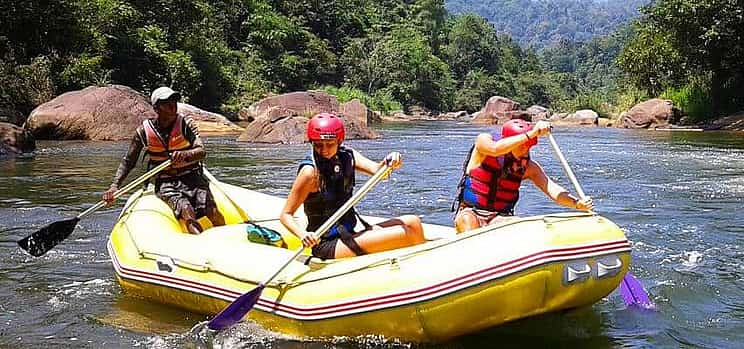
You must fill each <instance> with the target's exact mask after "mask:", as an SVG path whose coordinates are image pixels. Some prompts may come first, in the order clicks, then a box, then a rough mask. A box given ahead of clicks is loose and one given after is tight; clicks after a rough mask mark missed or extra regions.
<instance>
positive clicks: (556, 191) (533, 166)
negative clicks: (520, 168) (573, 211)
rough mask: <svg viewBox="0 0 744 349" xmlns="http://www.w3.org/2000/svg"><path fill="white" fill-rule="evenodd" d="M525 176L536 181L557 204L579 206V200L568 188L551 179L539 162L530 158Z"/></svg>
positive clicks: (536, 184)
mask: <svg viewBox="0 0 744 349" xmlns="http://www.w3.org/2000/svg"><path fill="white" fill-rule="evenodd" d="M525 177H526V178H529V179H530V180H531V181H532V182H533V183H535V186H537V187H538V188H540V190H542V192H543V193H545V195H547V196H548V197H549V198H551V199H552V200H553V201H555V202H556V203H557V204H559V205H561V206H565V207H570V208H578V207H577V205H578V202H579V200H578V199H577V198H575V197H574V196H573V195H571V194H570V193H569V192H568V190H566V189H565V188H563V187H562V186H561V185H560V184H558V183H556V182H554V181H553V180H552V179H550V178H549V177H548V176H547V175H546V174H545V171H544V170H543V168H542V166H540V164H538V163H537V162H535V161H533V160H530V163H529V165H528V166H527V171H526V173H525Z"/></svg>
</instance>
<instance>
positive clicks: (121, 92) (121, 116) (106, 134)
mask: <svg viewBox="0 0 744 349" xmlns="http://www.w3.org/2000/svg"><path fill="white" fill-rule="evenodd" d="M178 111H179V112H180V113H182V114H184V115H188V116H191V117H193V118H194V120H195V121H197V126H198V127H199V129H200V131H204V132H206V133H215V132H227V133H238V132H241V131H242V128H240V127H238V126H236V125H234V124H233V123H232V122H230V121H228V120H227V119H226V118H225V117H223V116H221V115H219V114H214V113H210V112H206V111H204V110H201V109H199V108H196V107H194V106H191V105H188V104H184V103H179V104H178ZM156 117H157V114H156V113H155V110H154V109H153V108H152V106H151V105H150V102H149V100H148V99H147V97H145V96H143V95H142V94H140V93H138V92H137V91H135V90H133V89H132V88H130V87H127V86H122V85H109V86H103V87H98V86H91V87H87V88H85V89H83V90H78V91H71V92H67V93H64V94H62V95H59V96H57V97H56V98H54V99H52V100H51V101H49V102H46V103H44V104H42V105H40V106H38V107H36V109H34V110H33V111H32V112H31V115H30V116H29V118H28V120H26V124H25V126H24V127H25V128H26V129H27V130H29V131H30V132H31V133H33V135H34V136H35V137H36V138H37V139H62V140H65V139H89V140H124V139H130V138H131V137H132V135H133V134H134V130H136V129H137V127H138V126H139V125H140V124H142V121H143V120H145V119H153V118H156Z"/></svg>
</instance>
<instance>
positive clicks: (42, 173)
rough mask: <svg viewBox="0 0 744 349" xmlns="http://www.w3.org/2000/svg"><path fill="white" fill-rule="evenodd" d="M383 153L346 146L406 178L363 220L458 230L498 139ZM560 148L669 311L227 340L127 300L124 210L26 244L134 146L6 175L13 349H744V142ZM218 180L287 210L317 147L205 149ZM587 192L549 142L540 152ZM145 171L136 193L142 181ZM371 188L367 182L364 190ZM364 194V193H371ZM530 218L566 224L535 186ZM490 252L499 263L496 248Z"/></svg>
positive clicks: (3, 289)
mask: <svg viewBox="0 0 744 349" xmlns="http://www.w3.org/2000/svg"><path fill="white" fill-rule="evenodd" d="M377 130H378V131H379V133H380V134H381V135H382V136H383V137H382V138H381V139H377V140H352V141H348V142H347V144H348V145H350V146H351V147H354V148H355V149H357V150H360V151H361V152H363V153H364V154H365V155H367V156H368V157H370V158H372V159H381V158H382V157H384V156H385V155H386V154H387V153H388V152H390V151H393V150H396V151H400V152H401V153H403V156H404V166H403V167H402V168H401V169H400V170H398V171H396V172H395V173H394V174H393V176H392V179H391V180H388V181H383V182H382V183H380V184H379V185H378V186H377V187H376V188H374V189H373V190H372V192H370V193H369V194H368V195H367V196H366V197H365V199H364V200H363V201H362V202H361V203H360V205H358V207H359V209H360V211H362V212H363V213H364V214H368V215H374V216H394V215H400V214H408V213H414V214H418V215H420V216H421V218H422V220H423V221H424V222H427V223H438V224H451V220H452V213H451V212H450V204H451V201H452V198H453V196H454V195H455V186H456V184H457V181H458V179H459V177H460V171H461V167H462V162H463V160H464V157H465V155H466V154H467V151H468V150H469V148H470V146H471V144H472V141H473V140H474V138H475V136H476V135H477V134H478V133H479V132H484V131H489V129H488V128H484V127H477V126H472V125H459V124H455V123H449V122H438V123H434V122H431V123H417V124H385V125H384V126H382V127H380V128H378V129H377ZM554 135H555V138H556V140H557V142H558V144H559V145H560V146H561V148H562V150H563V153H564V155H565V157H566V158H567V160H568V162H569V163H570V164H571V167H572V169H573V171H574V173H575V174H576V176H577V177H578V180H579V182H580V183H581V185H582V187H583V189H584V191H585V192H586V193H587V195H591V196H592V197H593V198H594V200H595V204H596V211H597V212H598V213H600V214H602V215H603V216H605V217H607V218H609V219H611V220H612V221H614V222H615V223H616V224H618V225H619V226H620V227H621V228H622V229H623V230H624V231H625V233H626V235H627V236H628V238H629V239H630V240H631V241H632V245H633V253H632V266H631V270H632V272H633V273H634V274H635V275H636V276H637V277H638V279H639V280H640V281H641V282H642V283H643V284H644V285H645V287H646V289H647V290H648V291H649V293H650V295H651V297H652V300H653V301H654V302H655V303H656V305H657V310H656V311H645V310H640V309H636V308H627V307H626V306H625V305H624V303H623V302H622V300H621V297H620V295H619V294H618V293H617V292H613V293H611V294H610V295H609V296H607V297H606V298H604V299H602V300H601V301H599V302H598V303H596V304H595V305H593V306H591V307H586V308H583V309H575V310H571V311H566V312H562V313H556V314H548V315H544V316H539V317H534V318H530V319H525V320H520V321H516V322H513V323H509V324H506V325H504V326H500V327H497V328H493V329H489V330H485V331H482V332H480V333H476V334H472V335H469V336H465V337H462V338H458V339H455V340H453V341H451V342H448V343H442V344H425V345H419V344H411V343H401V342H398V341H394V340H388V339H385V338H380V337H378V336H374V335H370V336H366V337H360V338H336V339H333V340H330V341H312V340H302V339H297V338H287V337H285V336H282V335H280V334H276V333H272V332H269V331H266V330H264V329H262V328H261V327H260V326H258V325H256V324H253V323H250V322H246V323H241V324H240V325H238V326H236V327H234V328H232V329H231V330H229V331H226V332H225V333H221V334H219V335H217V336H216V337H213V336H211V335H208V334H206V333H205V331H200V330H199V326H197V327H196V329H193V330H192V328H193V327H194V326H195V325H197V324H199V323H200V322H203V321H204V320H205V319H206V318H205V317H204V316H202V315H198V314H193V313H188V312H184V311H182V310H180V309H175V308H171V307H167V306H163V305H159V304H154V303H150V302H146V301H143V300H141V299H138V298H134V297H131V296H128V295H126V294H124V293H123V292H122V290H121V288H120V287H119V285H118V284H117V282H116V279H115V277H114V271H113V268H112V266H111V262H110V259H109V256H108V253H107V251H106V248H105V245H106V241H107V238H108V234H109V232H110V229H111V228H112V226H113V224H114V221H115V219H116V217H117V215H118V213H119V210H120V209H121V204H119V205H117V206H113V207H108V208H104V209H101V210H99V211H97V212H95V213H94V214H92V215H91V216H89V217H87V218H85V219H84V220H82V221H81V222H80V224H79V226H78V227H77V229H76V230H75V231H74V232H73V233H72V235H71V236H70V237H69V238H68V239H67V240H65V241H64V242H62V243H61V244H60V245H58V246H57V247H55V248H54V249H53V250H51V251H50V252H49V253H47V254H46V255H45V256H43V257H40V258H34V257H31V256H29V255H27V254H25V253H24V252H23V251H22V250H20V249H19V248H18V247H17V245H16V240H18V239H20V238H22V237H24V236H26V235H28V234H30V233H32V232H33V231H35V230H37V229H39V228H41V227H43V226H44V225H46V224H48V223H50V222H52V221H56V220H60V219H64V218H69V217H73V216H75V215H76V214H77V213H79V212H81V211H83V210H84V209H86V208H87V207H89V206H90V205H92V204H93V203H95V202H96V201H98V200H100V196H101V193H102V192H103V191H104V190H105V189H106V188H107V187H108V185H109V183H110V181H111V178H112V176H113V174H114V172H115V170H116V167H117V165H118V162H119V160H120V159H121V157H122V156H123V155H124V153H125V151H126V147H127V145H128V142H92V141H87V142H78V141H67V142H57V141H42V142H39V143H38V144H37V146H38V151H37V153H36V156H35V157H34V158H31V159H11V160H0V348H5V347H7V348H21V347H22V348H40V347H47V348H50V347H51V348H104V347H105V348H132V347H141V348H211V347H215V348H233V347H239V348H265V347H272V348H371V347H389V348H400V347H403V348H406V347H416V348H419V347H422V348H480V347H501V348H504V347H506V348H508V347H520V348H522V347H571V348H617V347H634V348H635V347H669V348H678V347H690V348H740V347H742V346H744V261H743V260H744V258H742V257H744V249H742V245H744V219H742V203H744V137H743V136H742V135H741V134H736V133H718V132H658V131H657V132H654V131H630V130H618V129H605V128H599V129H556V130H555V131H554ZM205 143H206V147H207V151H208V156H207V160H206V165H207V166H208V167H209V169H210V171H211V172H212V173H213V174H214V175H215V176H217V177H218V178H220V179H221V180H223V181H225V182H228V183H231V184H236V185H240V186H243V187H246V188H249V189H255V190H259V191H262V192H265V193H268V194H273V195H279V196H285V195H286V194H287V192H288V190H289V188H290V186H291V183H292V180H293V179H294V175H295V172H296V166H297V163H298V161H299V160H300V159H302V158H303V157H304V156H305V155H306V154H307V152H308V150H309V147H308V146H307V145H256V144H248V143H237V142H235V141H234V140H233V138H230V137H206V138H205ZM532 157H533V159H535V160H537V161H538V162H539V163H540V164H541V165H542V166H543V167H544V168H545V170H546V172H547V173H548V175H549V176H551V177H553V178H554V179H555V180H556V181H557V182H559V183H560V184H561V185H563V186H564V187H566V188H569V189H570V190H571V191H572V192H573V188H572V186H571V183H570V182H569V180H568V179H567V177H566V176H565V175H564V174H563V171H562V168H561V166H560V163H559V162H558V160H557V159H556V157H555V156H554V154H553V153H552V151H551V148H550V146H549V144H548V142H547V140H546V139H542V138H541V139H540V143H539V144H538V145H537V146H536V147H535V148H533V151H532ZM140 173H142V171H141V169H138V170H137V171H134V172H133V173H132V174H131V175H130V177H129V179H130V180H131V179H133V178H136V176H137V175H139V174H140ZM360 179H361V178H360ZM361 180H362V181H363V180H364V179H361ZM516 211H517V214H519V215H531V214H544V213H550V212H556V211H562V208H560V207H558V206H557V205H555V204H554V203H552V202H551V201H549V199H547V198H546V197H545V195H544V194H542V193H541V192H539V191H538V190H537V189H536V188H535V187H534V186H533V185H531V183H526V184H525V185H524V189H523V190H522V197H521V199H520V202H519V204H518V206H517V210H516ZM484 248H487V247H484Z"/></svg>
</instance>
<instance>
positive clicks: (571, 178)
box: [548, 133, 586, 199]
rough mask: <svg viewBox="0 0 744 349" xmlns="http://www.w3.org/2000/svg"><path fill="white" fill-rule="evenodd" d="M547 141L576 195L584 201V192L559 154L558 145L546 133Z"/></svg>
mask: <svg viewBox="0 0 744 349" xmlns="http://www.w3.org/2000/svg"><path fill="white" fill-rule="evenodd" d="M548 140H550V145H551V146H553V151H555V155H556V156H558V160H560V162H561V165H563V170H564V171H565V172H566V175H568V178H569V179H570V180H571V183H573V186H574V188H576V193H578V194H579V197H580V198H581V199H584V198H585V197H586V195H584V191H583V190H581V185H579V181H578V180H576V176H575V175H574V173H573V171H571V167H570V166H568V161H566V158H565V157H563V152H561V149H560V148H558V143H556V142H555V138H553V134H552V133H548Z"/></svg>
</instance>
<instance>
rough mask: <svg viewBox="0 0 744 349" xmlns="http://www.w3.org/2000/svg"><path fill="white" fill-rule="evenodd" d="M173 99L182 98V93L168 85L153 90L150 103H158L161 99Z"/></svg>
mask: <svg viewBox="0 0 744 349" xmlns="http://www.w3.org/2000/svg"><path fill="white" fill-rule="evenodd" d="M172 99H175V100H177V101H178V100H180V99H181V94H180V93H178V92H176V91H173V89H171V88H170V87H166V86H163V87H158V88H156V89H155V91H152V95H150V103H152V105H155V104H157V103H158V102H159V101H165V100H172Z"/></svg>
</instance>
